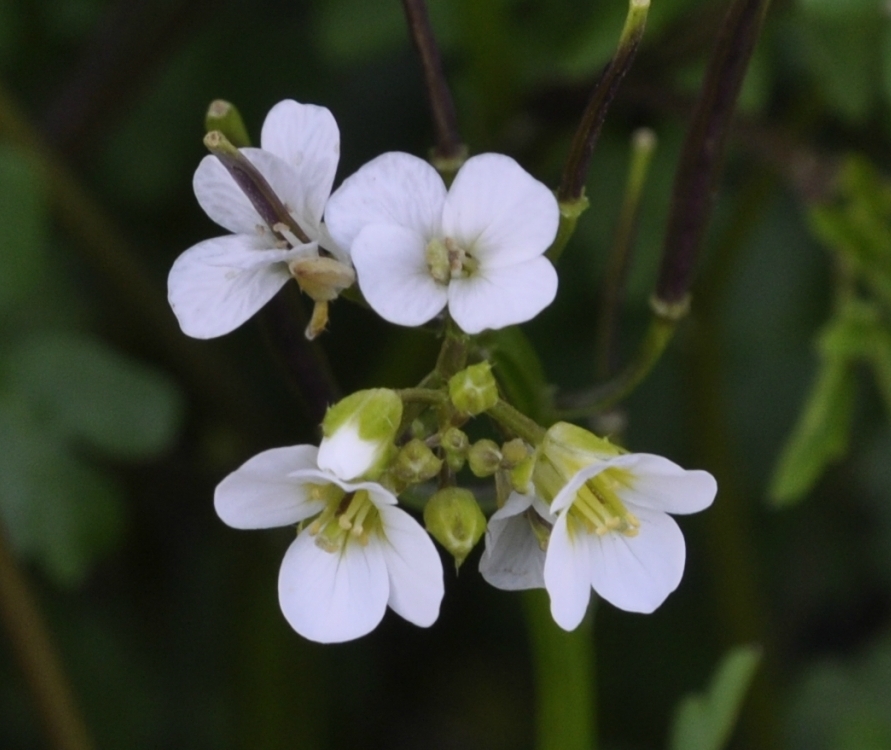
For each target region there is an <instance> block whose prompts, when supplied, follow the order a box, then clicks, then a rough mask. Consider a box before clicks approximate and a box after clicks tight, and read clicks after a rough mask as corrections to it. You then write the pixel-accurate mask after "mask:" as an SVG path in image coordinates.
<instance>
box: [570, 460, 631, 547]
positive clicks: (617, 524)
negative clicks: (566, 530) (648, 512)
mask: <svg viewBox="0 0 891 750" xmlns="http://www.w3.org/2000/svg"><path fill="white" fill-rule="evenodd" d="M630 480H631V475H630V473H629V472H627V471H625V470H623V469H606V471H602V472H600V474H598V475H597V476H596V477H594V478H592V479H589V480H588V481H587V482H585V483H584V484H583V485H582V487H581V489H579V491H578V492H577V493H576V496H575V500H574V501H573V503H572V506H571V507H570V509H569V514H570V518H571V519H573V520H574V521H575V522H576V525H581V526H582V527H583V528H584V529H585V530H586V531H587V532H588V533H592V532H593V533H594V534H597V536H603V535H604V534H608V533H610V532H617V533H619V534H622V535H624V536H637V533H638V531H639V530H640V521H639V520H638V518H637V517H636V516H635V515H634V514H633V513H631V512H630V511H629V510H628V509H627V508H626V507H625V505H624V504H623V503H622V501H621V500H620V499H619V494H618V490H619V489H621V488H622V487H627V486H628V485H629V484H630Z"/></svg>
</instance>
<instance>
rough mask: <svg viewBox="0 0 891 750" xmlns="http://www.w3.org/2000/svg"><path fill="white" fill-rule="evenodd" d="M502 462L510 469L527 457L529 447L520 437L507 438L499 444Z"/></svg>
mask: <svg viewBox="0 0 891 750" xmlns="http://www.w3.org/2000/svg"><path fill="white" fill-rule="evenodd" d="M501 456H502V463H503V464H504V466H505V468H508V469H512V468H513V467H515V466H517V465H519V464H521V463H522V462H523V461H525V460H526V459H527V458H529V447H528V446H527V445H526V443H524V442H523V441H522V440H521V439H520V438H514V439H513V440H508V441H507V442H506V443H505V444H504V445H502V446H501Z"/></svg>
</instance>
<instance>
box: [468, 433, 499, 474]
mask: <svg viewBox="0 0 891 750" xmlns="http://www.w3.org/2000/svg"><path fill="white" fill-rule="evenodd" d="M467 464H468V466H470V470H471V471H472V472H473V473H474V474H475V475H476V476H478V477H490V476H492V475H493V474H494V473H495V472H496V471H498V469H499V467H500V466H501V451H500V450H498V443H496V442H495V441H494V440H477V441H476V442H475V443H474V444H473V445H472V446H470V451H468V453H467Z"/></svg>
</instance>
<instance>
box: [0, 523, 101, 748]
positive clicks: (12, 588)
mask: <svg viewBox="0 0 891 750" xmlns="http://www.w3.org/2000/svg"><path fill="white" fill-rule="evenodd" d="M0 617H2V619H3V623H4V625H5V626H6V631H7V633H8V635H9V640H10V641H11V642H12V644H13V651H14V653H15V656H16V657H17V658H18V660H19V664H20V665H21V668H22V672H23V673H24V675H25V679H26V680H27V681H28V687H29V688H30V689H31V695H32V697H33V699H34V703H35V704H36V705H37V710H38V713H39V714H40V717H41V719H42V720H43V726H44V729H45V731H46V734H47V737H48V739H49V744H50V746H51V747H53V748H55V749H56V750H91V748H92V747H93V741H92V740H91V739H90V735H89V732H88V730H87V726H86V724H85V723H84V720H83V718H82V717H81V715H80V713H79V712H78V710H77V706H76V705H75V702H74V696H73V695H72V693H71V688H70V686H69V685H68V680H67V679H66V677H65V673H64V671H63V669H62V664H61V661H60V660H59V656H58V654H57V653H56V649H55V647H54V645H53V642H52V639H51V637H50V634H49V631H48V630H47V627H46V624H45V623H44V621H43V618H42V617H41V616H40V612H39V611H38V609H37V603H36V602H35V601H34V597H33V596H32V595H31V592H30V591H29V589H28V584H27V582H26V581H25V577H24V576H23V575H22V572H21V571H20V570H19V568H18V566H17V565H16V562H15V559H14V558H13V556H12V552H11V551H10V550H9V548H8V547H7V541H6V531H5V529H2V528H0Z"/></svg>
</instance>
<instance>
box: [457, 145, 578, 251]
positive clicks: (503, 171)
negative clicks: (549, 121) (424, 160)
mask: <svg viewBox="0 0 891 750" xmlns="http://www.w3.org/2000/svg"><path fill="white" fill-rule="evenodd" d="M559 223H560V209H559V207H558V206H557V199H556V198H555V197H554V195H553V193H551V191H550V190H549V189H548V187H547V186H546V185H544V184H543V183H541V182H539V181H538V180H536V179H535V178H534V177H533V176H532V175H530V174H529V173H528V172H527V171H526V170H524V169H523V168H522V167H521V166H520V165H519V164H517V163H516V162H515V161H514V160H513V159H511V158H510V157H509V156H504V155H502V154H480V155H479V156H474V157H472V158H470V159H468V160H467V161H466V162H465V163H464V165H463V166H462V167H461V169H460V170H459V171H458V174H457V175H456V176H455V181H454V182H453V183H452V186H451V188H449V194H448V197H447V198H446V202H445V207H444V208H443V214H442V230H443V234H445V235H446V236H447V237H452V238H453V239H455V240H457V242H458V244H459V245H461V246H462V247H464V248H465V249H467V250H468V251H469V252H470V253H471V254H472V255H473V256H474V257H476V258H478V259H479V260H480V262H481V263H484V264H485V265H486V267H488V268H500V267H502V266H509V265H513V264H514V263H522V262H523V261H526V260H531V259H532V258H535V257H538V256H539V255H541V254H542V253H543V252H544V251H545V250H547V249H548V247H550V245H551V243H552V242H553V241H554V237H556V235H557V225H558V224H559Z"/></svg>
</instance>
